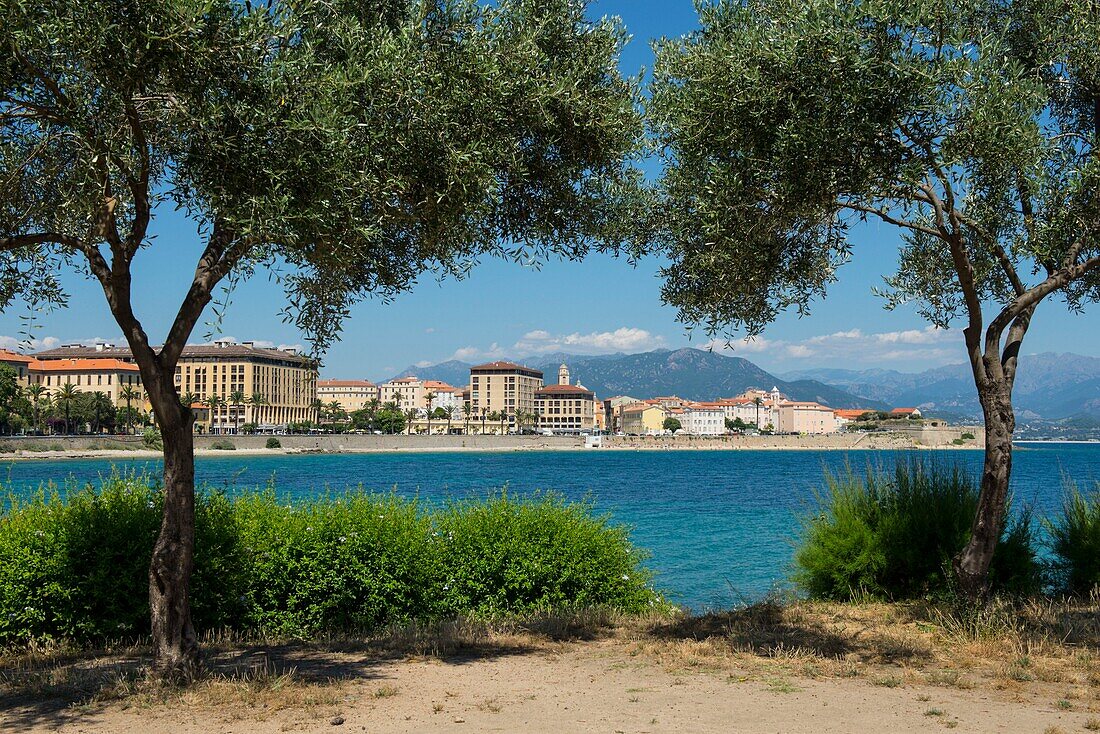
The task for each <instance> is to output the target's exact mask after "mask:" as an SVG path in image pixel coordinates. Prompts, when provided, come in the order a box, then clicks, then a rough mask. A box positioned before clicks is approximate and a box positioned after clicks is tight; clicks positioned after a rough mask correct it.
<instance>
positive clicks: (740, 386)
mask: <svg viewBox="0 0 1100 734" xmlns="http://www.w3.org/2000/svg"><path fill="white" fill-rule="evenodd" d="M562 362H565V363H566V364H568V365H569V370H570V373H571V375H572V377H573V379H574V381H579V382H581V383H583V384H584V386H585V387H587V388H589V389H591V390H594V391H595V392H596V394H597V395H598V396H600V397H601V398H606V397H611V396H614V395H630V396H632V397H635V398H652V397H657V396H659V395H678V396H680V397H682V398H685V399H687V400H713V399H715V398H720V397H731V396H733V395H737V394H738V393H741V392H744V391H745V390H747V389H749V388H753V387H755V388H760V389H762V390H770V389H771V388H772V387H773V386H774V387H778V388H779V390H780V392H782V393H784V394H785V395H787V396H789V397H790V398H792V399H794V400H811V401H814V402H818V403H822V404H824V405H828V406H830V407H833V408H867V409H875V410H877V409H883V408H886V407H888V406H887V404H886V403H884V402H882V401H881V400H876V399H873V398H864V397H859V396H856V395H853V394H852V393H851V392H848V391H846V390H844V389H840V388H837V387H833V386H830V385H826V384H824V383H823V382H821V381H818V380H814V379H794V380H783V379H780V378H778V377H776V376H775V375H773V374H771V373H769V372H766V371H765V370H763V369H761V368H760V367H758V366H756V365H755V364H753V363H752V362H750V361H748V360H747V359H743V358H741V357H727V356H724V355H721V354H718V353H715V352H707V351H703V350H700V349H677V350H674V351H670V350H667V349H662V350H656V351H653V352H645V353H642V354H613V355H601V356H597V357H583V356H573V355H568V354H553V355H543V356H541V357H540V358H538V359H537V360H527V364H529V365H530V366H532V367H534V368H536V369H540V370H542V371H543V373H545V375H546V379H547V381H553V380H555V379H557V374H558V366H559V365H560V364H561V363H562ZM469 370H470V365H469V364H466V363H463V362H457V361H450V362H443V363H441V364H438V365H432V366H430V367H410V368H409V369H407V370H405V371H403V372H402V373H401V374H400V375H398V376H399V377H405V376H409V375H416V376H418V377H421V378H423V379H427V380H442V381H444V382H449V383H451V384H452V385H459V386H461V385H465V384H467V382H468V381H469Z"/></svg>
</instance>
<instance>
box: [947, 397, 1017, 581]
mask: <svg viewBox="0 0 1100 734" xmlns="http://www.w3.org/2000/svg"><path fill="white" fill-rule="evenodd" d="M979 398H980V399H981V403H982V410H983V413H984V414H985V465H984V467H983V468H982V482H981V493H980V495H979V497H978V511H977V513H976V514H975V516H974V525H973V527H972V528H971V533H970V541H969V542H968V543H967V544H966V546H965V547H963V549H962V551H961V552H960V553H959V555H958V556H957V557H956V558H955V562H954V566H955V574H956V577H957V579H958V582H959V586H960V588H961V590H962V591H963V593H964V594H966V595H967V596H968V597H969V598H970V599H971V600H974V601H977V600H979V599H981V598H983V597H984V596H985V595H986V594H987V593H988V591H989V567H990V565H991V564H992V562H993V554H994V552H995V551H996V550H997V543H998V542H999V541H1000V539H1001V531H1002V530H1003V527H1002V524H1003V521H1004V517H1005V506H1006V504H1007V502H1008V483H1009V479H1010V478H1011V475H1012V435H1013V432H1014V431H1015V430H1016V417H1015V415H1014V413H1013V411H1012V399H1011V397H1010V392H1009V388H1008V386H1007V385H995V386H994V387H992V388H990V389H988V390H987V391H986V394H981V391H979Z"/></svg>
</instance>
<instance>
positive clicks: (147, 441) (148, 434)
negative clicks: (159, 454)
mask: <svg viewBox="0 0 1100 734" xmlns="http://www.w3.org/2000/svg"><path fill="white" fill-rule="evenodd" d="M141 443H142V445H143V446H145V448H147V449H151V450H154V451H163V450H164V439H163V438H161V435H160V429H159V428H157V427H156V426H149V427H147V428H146V429H145V432H144V433H142V435H141Z"/></svg>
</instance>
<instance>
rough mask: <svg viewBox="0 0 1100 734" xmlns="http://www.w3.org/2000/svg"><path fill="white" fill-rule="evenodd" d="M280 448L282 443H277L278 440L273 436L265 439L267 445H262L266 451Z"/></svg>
mask: <svg viewBox="0 0 1100 734" xmlns="http://www.w3.org/2000/svg"><path fill="white" fill-rule="evenodd" d="M282 447H283V444H282V442H281V441H279V439H277V438H275V437H274V436H272V437H271V438H269V439H267V443H265V444H264V448H268V449H281V448H282Z"/></svg>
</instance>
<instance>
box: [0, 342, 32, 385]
mask: <svg viewBox="0 0 1100 734" xmlns="http://www.w3.org/2000/svg"><path fill="white" fill-rule="evenodd" d="M32 362H34V357H28V356H27V355H25V354H20V353H19V352H13V351H11V350H10V349H0V364H4V365H7V366H8V367H11V368H12V369H13V370H15V377H16V380H17V381H18V382H19V384H20V385H26V384H27V375H28V370H29V368H30V365H31V363H32Z"/></svg>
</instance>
